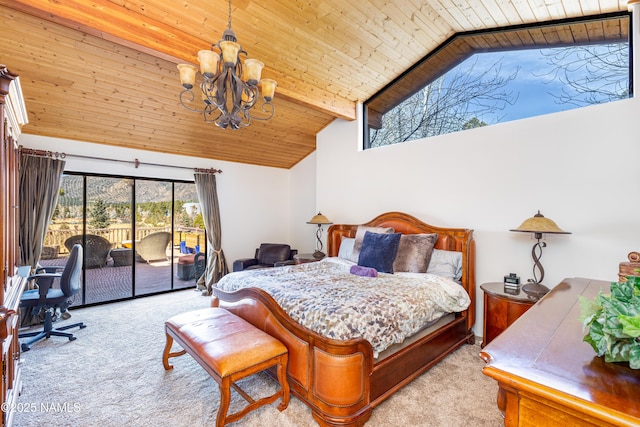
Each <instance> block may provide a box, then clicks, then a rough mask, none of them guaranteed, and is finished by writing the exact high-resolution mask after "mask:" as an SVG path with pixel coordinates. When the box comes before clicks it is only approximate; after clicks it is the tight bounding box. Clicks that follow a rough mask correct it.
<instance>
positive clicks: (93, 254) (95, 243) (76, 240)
mask: <svg viewBox="0 0 640 427" xmlns="http://www.w3.org/2000/svg"><path fill="white" fill-rule="evenodd" d="M85 238H86V243H85V242H84V241H83V239H82V234H78V235H75V236H71V237H69V238H68V239H67V240H65V242H64V246H65V247H66V248H67V249H68V250H69V252H71V248H73V245H75V244H79V245H82V246H83V247H84V255H85V262H84V265H85V268H98V267H104V266H105V265H106V264H107V259H109V251H110V250H111V246H112V243H111V242H110V241H108V240H107V239H105V238H104V237H101V236H96V235H95V234H87V235H86V236H85Z"/></svg>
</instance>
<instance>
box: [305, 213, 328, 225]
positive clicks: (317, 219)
mask: <svg viewBox="0 0 640 427" xmlns="http://www.w3.org/2000/svg"><path fill="white" fill-rule="evenodd" d="M307 224H318V225H320V224H333V223H332V222H331V221H329V220H328V219H327V217H326V216H324V215H322V214H321V213H320V212H318V215H314V217H313V218H311V219H310V220H309V221H307Z"/></svg>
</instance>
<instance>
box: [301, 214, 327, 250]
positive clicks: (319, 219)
mask: <svg viewBox="0 0 640 427" xmlns="http://www.w3.org/2000/svg"><path fill="white" fill-rule="evenodd" d="M307 224H317V225H318V230H317V231H316V251H315V252H314V253H313V257H314V258H318V259H320V258H324V256H325V254H324V252H322V239H321V237H322V226H323V225H324V224H333V223H332V222H331V221H329V220H328V219H327V217H326V216H324V215H322V214H321V213H320V212H318V214H317V215H315V216H314V217H313V218H311V219H310V220H309V221H307Z"/></svg>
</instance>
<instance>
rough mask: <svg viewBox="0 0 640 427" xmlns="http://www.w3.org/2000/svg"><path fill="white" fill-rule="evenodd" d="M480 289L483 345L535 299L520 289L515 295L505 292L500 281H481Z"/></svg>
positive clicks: (515, 318)
mask: <svg viewBox="0 0 640 427" xmlns="http://www.w3.org/2000/svg"><path fill="white" fill-rule="evenodd" d="M480 289H482V290H483V291H484V326H483V331H482V347H484V346H485V345H487V344H489V343H490V342H491V341H492V340H493V339H494V338H495V337H497V336H498V335H500V334H501V333H502V332H503V331H504V330H505V329H507V328H508V327H509V325H511V324H512V323H513V322H515V321H516V320H517V319H518V317H520V316H522V315H523V314H524V312H526V311H527V310H529V308H531V306H532V305H533V304H535V303H536V301H534V300H532V299H530V298H529V297H528V296H527V294H526V293H524V292H523V291H522V290H520V292H519V293H517V294H515V295H514V294H510V293H506V292H505V291H504V283H502V282H490V283H483V284H482V285H480Z"/></svg>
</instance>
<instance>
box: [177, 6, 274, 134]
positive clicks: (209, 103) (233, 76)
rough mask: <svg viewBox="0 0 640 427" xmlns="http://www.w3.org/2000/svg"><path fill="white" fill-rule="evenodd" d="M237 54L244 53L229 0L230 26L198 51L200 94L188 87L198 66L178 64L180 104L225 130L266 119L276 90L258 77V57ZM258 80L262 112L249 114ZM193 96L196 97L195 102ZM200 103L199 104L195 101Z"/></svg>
mask: <svg viewBox="0 0 640 427" xmlns="http://www.w3.org/2000/svg"><path fill="white" fill-rule="evenodd" d="M240 55H245V57H246V56H247V52H246V51H245V50H243V49H242V46H241V45H240V44H239V43H238V39H237V38H236V33H235V32H234V31H233V30H232V29H231V0H229V26H228V28H227V29H226V30H225V31H224V32H223V33H222V40H220V41H219V42H218V43H215V44H212V45H211V49H209V50H201V51H199V52H198V62H199V63H200V73H201V74H202V82H201V83H200V91H201V96H198V97H196V95H195V94H194V93H193V92H192V90H191V89H193V87H194V86H195V81H196V74H197V72H198V68H197V67H195V66H193V65H191V64H179V65H178V70H180V83H181V84H182V87H184V90H183V91H182V92H180V104H182V106H183V107H184V108H186V109H187V110H189V111H194V112H196V113H202V114H203V117H204V120H205V122H207V123H215V124H216V125H217V126H219V127H221V128H223V129H226V128H228V127H229V128H231V129H239V128H240V127H245V126H249V125H250V124H251V120H252V119H253V120H269V119H271V118H272V117H273V114H274V112H275V107H274V105H273V104H272V103H271V100H272V99H273V95H274V93H275V90H276V85H277V84H276V82H275V80H271V79H262V80H260V75H261V74H262V68H263V67H264V64H263V63H262V62H261V61H258V60H257V59H249V58H247V59H245V60H244V64H243V63H242V62H240ZM258 82H259V83H260V85H261V86H262V99H263V103H262V105H261V109H262V112H261V113H260V114H261V115H252V108H253V107H254V106H255V105H256V103H257V102H258V99H259V95H258ZM196 98H199V99H198V100H197V101H196ZM199 102H201V104H200V105H197V103H199Z"/></svg>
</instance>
